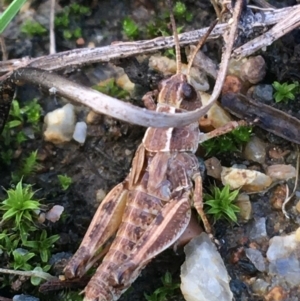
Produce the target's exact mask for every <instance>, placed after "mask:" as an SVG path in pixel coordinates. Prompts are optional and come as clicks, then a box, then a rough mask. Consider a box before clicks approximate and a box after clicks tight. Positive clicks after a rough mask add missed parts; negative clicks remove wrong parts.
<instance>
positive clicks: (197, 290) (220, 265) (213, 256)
mask: <svg viewBox="0 0 300 301" xmlns="http://www.w3.org/2000/svg"><path fill="white" fill-rule="evenodd" d="M184 251H185V254H186V261H185V262H184V264H183V265H182V266H181V287H180V288H181V291H182V294H183V296H184V298H185V300H186V301H231V300H232V298H233V294H232V292H231V291H230V288H229V281H230V278H229V275H228V273H227V270H226V268H225V265H224V262H223V260H222V258H221V256H220V254H219V252H218V251H217V249H216V247H215V245H214V244H213V243H212V241H211V240H210V238H209V237H208V235H207V234H206V233H202V234H201V235H199V236H198V237H196V238H194V239H192V240H191V241H190V242H189V243H188V244H187V245H186V246H185V248H184Z"/></svg>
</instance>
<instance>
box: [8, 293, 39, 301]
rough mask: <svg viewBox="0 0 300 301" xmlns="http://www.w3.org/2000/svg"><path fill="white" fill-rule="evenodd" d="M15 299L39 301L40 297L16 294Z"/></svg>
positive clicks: (16, 300)
mask: <svg viewBox="0 0 300 301" xmlns="http://www.w3.org/2000/svg"><path fill="white" fill-rule="evenodd" d="M12 300H13V301H39V300H40V299H39V298H36V297H32V296H29V295H23V294H22V295H15V296H14V297H13V299H12Z"/></svg>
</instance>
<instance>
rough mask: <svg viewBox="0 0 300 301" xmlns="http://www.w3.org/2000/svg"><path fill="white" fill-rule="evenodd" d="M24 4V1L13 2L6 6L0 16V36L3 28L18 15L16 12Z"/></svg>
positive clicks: (16, 0)
mask: <svg viewBox="0 0 300 301" xmlns="http://www.w3.org/2000/svg"><path fill="white" fill-rule="evenodd" d="M25 2H26V0H14V1H13V2H12V3H11V4H10V5H9V6H8V8H7V9H6V10H5V11H4V12H3V13H2V14H1V15H0V34H2V33H3V31H4V30H5V28H6V27H7V26H8V24H9V23H10V22H11V20H12V19H13V18H14V17H15V15H16V14H17V13H18V11H19V10H20V8H21V7H22V6H23V4H24V3H25Z"/></svg>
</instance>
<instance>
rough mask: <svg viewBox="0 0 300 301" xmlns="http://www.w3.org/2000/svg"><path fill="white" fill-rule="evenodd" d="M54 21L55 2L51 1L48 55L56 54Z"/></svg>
mask: <svg viewBox="0 0 300 301" xmlns="http://www.w3.org/2000/svg"><path fill="white" fill-rule="evenodd" d="M54 19H55V0H51V7H50V26H49V32H50V50H49V53H50V54H54V53H56V47H55V33H54Z"/></svg>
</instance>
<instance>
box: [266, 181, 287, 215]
mask: <svg viewBox="0 0 300 301" xmlns="http://www.w3.org/2000/svg"><path fill="white" fill-rule="evenodd" d="M285 199H286V185H278V186H276V188H275V189H274V190H273V192H272V196H271V198H270V203H271V205H272V208H274V209H275V210H282V205H283V203H284V201H285Z"/></svg>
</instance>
